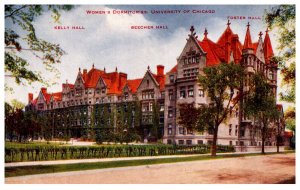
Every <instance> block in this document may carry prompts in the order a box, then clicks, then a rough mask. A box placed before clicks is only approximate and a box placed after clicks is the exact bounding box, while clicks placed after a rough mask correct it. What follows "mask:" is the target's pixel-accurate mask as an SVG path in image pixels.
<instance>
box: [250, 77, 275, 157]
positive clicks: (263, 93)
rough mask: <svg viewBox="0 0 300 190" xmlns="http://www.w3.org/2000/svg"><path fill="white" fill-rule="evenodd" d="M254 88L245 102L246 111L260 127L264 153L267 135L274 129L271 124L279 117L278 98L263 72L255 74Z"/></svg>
mask: <svg viewBox="0 0 300 190" xmlns="http://www.w3.org/2000/svg"><path fill="white" fill-rule="evenodd" d="M252 82H253V84H254V89H253V90H252V91H250V92H249V93H248V95H247V98H246V99H245V102H244V113H245V114H246V116H248V117H253V118H254V120H255V124H256V125H257V126H258V127H259V128H260V131H261V138H262V153H264V143H265V139H266V137H267V135H268V134H269V133H270V132H271V131H272V128H271V124H272V122H273V123H274V122H276V121H278V119H279V114H280V112H279V111H278V110H277V106H276V100H275V97H274V94H273V92H272V87H271V85H270V84H269V83H268V82H267V81H266V80H265V78H264V76H263V74H262V73H258V74H255V75H253V79H252Z"/></svg>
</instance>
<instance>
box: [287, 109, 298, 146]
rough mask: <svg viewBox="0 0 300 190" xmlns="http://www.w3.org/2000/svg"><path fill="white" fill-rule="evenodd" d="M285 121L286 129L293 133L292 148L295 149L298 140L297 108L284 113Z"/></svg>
mask: <svg viewBox="0 0 300 190" xmlns="http://www.w3.org/2000/svg"><path fill="white" fill-rule="evenodd" d="M284 121H285V125H286V128H287V129H289V130H291V131H292V132H293V134H294V135H293V138H292V139H291V144H290V146H291V147H295V143H296V141H295V139H296V112H295V107H289V108H288V109H287V110H286V111H285V113H284Z"/></svg>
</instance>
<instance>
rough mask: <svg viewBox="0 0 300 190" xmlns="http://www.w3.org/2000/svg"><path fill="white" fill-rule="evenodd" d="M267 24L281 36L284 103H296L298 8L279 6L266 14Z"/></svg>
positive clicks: (279, 57) (278, 58) (279, 58)
mask: <svg viewBox="0 0 300 190" xmlns="http://www.w3.org/2000/svg"><path fill="white" fill-rule="evenodd" d="M265 22H266V23H267V24H268V26H269V27H270V29H274V30H276V33H277V34H278V36H279V39H278V44H279V46H278V47H277V48H278V50H279V51H280V55H279V56H278V57H276V59H277V60H279V63H280V65H279V66H280V67H281V74H282V75H283V83H282V85H283V86H284V87H285V88H286V92H285V93H281V94H280V95H281V98H282V100H284V101H288V102H294V103H295V82H296V81H295V79H296V78H295V77H296V67H295V65H296V64H295V63H296V62H295V57H296V30H295V29H296V28H295V25H296V6H295V5H278V6H275V7H273V8H272V9H271V10H270V11H268V12H266V13H265Z"/></svg>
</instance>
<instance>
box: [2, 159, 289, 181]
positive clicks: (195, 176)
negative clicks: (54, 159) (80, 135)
mask: <svg viewBox="0 0 300 190" xmlns="http://www.w3.org/2000/svg"><path fill="white" fill-rule="evenodd" d="M293 177H295V153H289V154H275V155H266V156H249V157H240V158H226V159H218V160H205V161H193V162H180V163H172V164H159V165H146V166H136V167H123V168H112V169H97V170H88V171H76V172H63V173H55V174H39V175H31V176H21V177H11V178H5V183H17V184H19V183H31V184H37V183H41V184H51V183H58V184H65V183H66V184H225V183H229V184H250V183H254V184H273V183H280V182H282V181H285V180H289V179H291V178H293Z"/></svg>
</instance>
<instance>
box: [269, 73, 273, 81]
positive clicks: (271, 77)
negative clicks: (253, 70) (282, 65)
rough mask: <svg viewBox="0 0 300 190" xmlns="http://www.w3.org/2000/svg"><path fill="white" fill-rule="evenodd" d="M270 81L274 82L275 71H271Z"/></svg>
mask: <svg viewBox="0 0 300 190" xmlns="http://www.w3.org/2000/svg"><path fill="white" fill-rule="evenodd" d="M269 79H271V80H274V73H273V71H269Z"/></svg>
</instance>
